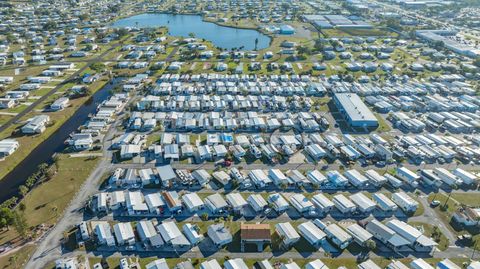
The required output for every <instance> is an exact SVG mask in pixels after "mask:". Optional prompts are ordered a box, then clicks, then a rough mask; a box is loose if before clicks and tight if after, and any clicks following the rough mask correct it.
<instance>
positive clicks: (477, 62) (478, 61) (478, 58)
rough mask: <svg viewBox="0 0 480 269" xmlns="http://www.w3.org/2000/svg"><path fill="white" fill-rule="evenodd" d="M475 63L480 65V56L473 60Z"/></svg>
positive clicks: (477, 65)
mask: <svg viewBox="0 0 480 269" xmlns="http://www.w3.org/2000/svg"><path fill="white" fill-rule="evenodd" d="M473 64H474V65H475V66H476V67H480V57H477V58H476V59H475V60H474V61H473Z"/></svg>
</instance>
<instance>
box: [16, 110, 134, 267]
mask: <svg viewBox="0 0 480 269" xmlns="http://www.w3.org/2000/svg"><path fill="white" fill-rule="evenodd" d="M127 105H128V104H127ZM119 124H121V120H117V121H115V123H114V124H112V125H111V126H110V128H109V130H108V131H107V133H106V135H105V136H104V138H103V145H104V147H103V158H102V159H101V161H100V162H99V163H98V165H97V167H96V168H95V170H94V171H93V172H92V174H91V175H90V176H89V177H88V178H87V180H86V181H85V182H84V184H83V185H82V187H81V188H80V191H79V192H78V193H77V195H76V196H75V197H74V198H73V200H72V201H71V202H70V205H69V206H68V207H67V208H66V210H65V214H64V215H63V217H62V219H61V220H60V221H59V222H58V223H57V225H55V227H53V229H52V230H51V231H50V232H49V233H48V234H47V235H46V236H45V238H44V240H43V241H41V242H40V243H39V244H38V247H37V249H36V251H35V253H33V255H32V256H31V258H30V260H29V261H28V263H27V265H26V266H25V268H26V269H38V268H45V266H46V265H47V264H48V263H49V262H51V261H52V260H55V259H58V258H60V257H61V256H62V254H63V253H62V248H61V240H62V239H63V232H64V231H66V230H68V229H69V228H71V227H73V226H75V225H78V224H79V223H80V222H82V221H83V211H82V208H83V205H84V203H85V201H87V200H88V198H89V197H91V196H92V195H94V194H95V193H96V192H98V186H99V185H100V184H101V182H100V180H101V179H102V178H103V175H104V174H105V172H107V171H109V170H110V169H112V164H111V163H112V152H111V151H109V150H108V148H109V147H110V145H111V143H112V142H111V140H112V138H113V134H114V133H115V129H116V127H117V126H118V125H119Z"/></svg>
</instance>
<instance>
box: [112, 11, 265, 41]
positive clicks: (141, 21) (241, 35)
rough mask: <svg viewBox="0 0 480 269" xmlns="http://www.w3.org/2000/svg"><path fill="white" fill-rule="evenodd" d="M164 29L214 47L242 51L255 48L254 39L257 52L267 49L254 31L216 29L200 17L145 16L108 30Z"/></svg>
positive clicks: (113, 25) (114, 25)
mask: <svg viewBox="0 0 480 269" xmlns="http://www.w3.org/2000/svg"><path fill="white" fill-rule="evenodd" d="M160 26H166V27H168V31H169V34H170V35H172V36H182V37H189V34H190V33H194V34H195V37H197V38H203V39H206V40H209V41H211V42H212V43H213V44H214V45H215V46H217V47H220V48H223V49H227V50H230V49H232V48H240V47H243V49H245V50H253V49H254V48H255V39H258V44H257V49H259V50H260V49H265V48H268V47H269V46H270V41H271V39H270V37H269V36H267V35H264V34H262V33H260V32H259V31H257V30H251V29H239V28H234V27H226V26H220V25H217V24H215V23H212V22H205V21H203V20H202V16H200V15H183V14H182V15H179V14H178V15H177V14H163V13H153V14H152V13H145V14H140V15H136V16H132V17H128V18H124V19H120V20H118V21H116V22H114V23H113V24H112V27H139V28H146V27H160Z"/></svg>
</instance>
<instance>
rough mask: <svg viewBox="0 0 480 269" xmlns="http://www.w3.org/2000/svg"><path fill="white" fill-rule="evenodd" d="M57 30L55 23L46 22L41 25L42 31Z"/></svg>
mask: <svg viewBox="0 0 480 269" xmlns="http://www.w3.org/2000/svg"><path fill="white" fill-rule="evenodd" d="M56 28H57V23H56V22H55V21H47V22H46V23H45V24H44V25H43V30H46V31H50V30H55V29H56Z"/></svg>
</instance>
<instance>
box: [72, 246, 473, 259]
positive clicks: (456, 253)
mask: <svg viewBox="0 0 480 269" xmlns="http://www.w3.org/2000/svg"><path fill="white" fill-rule="evenodd" d="M433 254H434V255H433V257H434V258H439V259H445V258H471V255H472V251H471V250H468V249H467V250H466V249H462V248H457V247H451V248H448V249H447V250H445V251H436V252H435V253H433ZM78 255H83V256H86V257H97V258H98V257H117V258H120V257H126V256H130V257H136V256H140V257H154V256H157V257H161V258H177V257H180V258H184V259H189V258H190V259H195V258H209V259H213V258H215V259H223V258H225V257H227V256H228V257H229V258H243V259H272V258H274V259H323V258H325V257H326V256H325V251H324V250H323V249H320V250H319V251H316V252H297V251H288V252H285V251H283V252H279V251H276V252H269V251H268V252H259V253H257V252H254V253H252V252H248V253H243V252H228V251H226V250H218V251H215V252H203V251H201V250H199V249H198V247H196V248H193V249H191V250H190V251H187V252H184V253H176V252H173V251H171V252H165V251H155V252H148V253H147V252H141V251H135V252H132V251H122V252H118V251H101V252H100V251H96V252H88V253H85V252H84V251H74V252H71V253H68V254H66V255H65V257H72V256H78ZM479 256H480V254H477V255H475V257H474V258H478V257H479ZM332 257H334V258H356V257H357V256H355V255H353V254H352V253H350V252H348V251H344V252H342V253H333V254H332ZM369 257H370V258H378V257H382V258H385V257H396V258H404V257H410V258H420V257H423V258H430V257H431V256H430V255H429V254H428V253H415V255H414V256H413V255H411V254H409V255H402V254H395V253H393V252H377V253H373V252H370V254H369Z"/></svg>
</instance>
